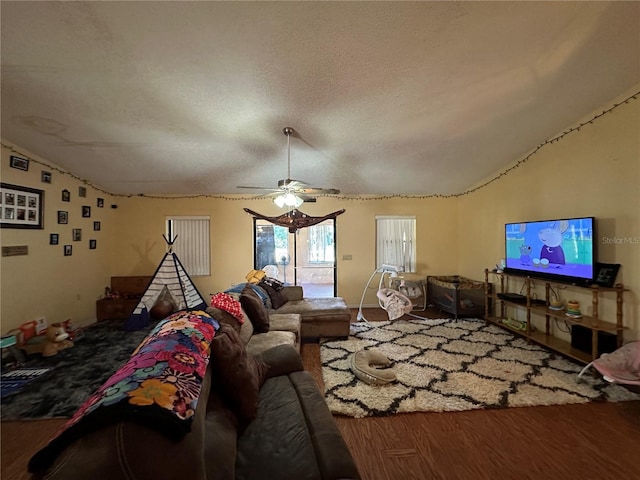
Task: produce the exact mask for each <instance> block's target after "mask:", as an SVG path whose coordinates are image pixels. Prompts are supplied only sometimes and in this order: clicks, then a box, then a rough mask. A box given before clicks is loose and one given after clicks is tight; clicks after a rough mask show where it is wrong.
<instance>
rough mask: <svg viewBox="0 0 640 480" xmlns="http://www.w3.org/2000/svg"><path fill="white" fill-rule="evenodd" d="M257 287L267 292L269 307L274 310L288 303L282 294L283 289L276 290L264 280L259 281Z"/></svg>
mask: <svg viewBox="0 0 640 480" xmlns="http://www.w3.org/2000/svg"><path fill="white" fill-rule="evenodd" d="M258 286H259V287H260V288H262V289H263V290H264V291H265V292H267V294H268V295H269V298H270V299H271V307H272V308H274V309H278V308H280V307H281V306H283V305H284V304H285V303H287V302H288V301H289V298H287V295H286V294H285V293H284V290H283V287H281V288H279V289H278V288H277V287H274V286H273V285H270V284H269V283H267V282H265V281H264V280H261V281H260V283H259V284H258Z"/></svg>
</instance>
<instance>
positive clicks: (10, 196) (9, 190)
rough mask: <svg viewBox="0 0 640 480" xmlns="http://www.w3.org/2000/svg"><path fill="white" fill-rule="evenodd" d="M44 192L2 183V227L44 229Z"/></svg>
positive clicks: (0, 221)
mask: <svg viewBox="0 0 640 480" xmlns="http://www.w3.org/2000/svg"><path fill="white" fill-rule="evenodd" d="M43 207H44V191H42V190H37V189H35V188H28V187H21V186H19V185H11V184H9V183H0V227H2V228H34V229H42V228H44V208H43Z"/></svg>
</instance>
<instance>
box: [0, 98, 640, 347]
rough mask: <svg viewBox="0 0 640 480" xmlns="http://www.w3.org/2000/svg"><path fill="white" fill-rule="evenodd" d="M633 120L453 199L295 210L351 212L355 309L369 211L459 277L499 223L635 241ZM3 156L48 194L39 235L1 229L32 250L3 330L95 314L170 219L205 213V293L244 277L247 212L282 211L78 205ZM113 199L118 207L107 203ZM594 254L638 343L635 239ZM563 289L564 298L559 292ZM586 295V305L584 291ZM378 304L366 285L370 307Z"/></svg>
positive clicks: (604, 126) (144, 201) (22, 180)
mask: <svg viewBox="0 0 640 480" xmlns="http://www.w3.org/2000/svg"><path fill="white" fill-rule="evenodd" d="M639 119H640V101H632V102H630V103H629V104H628V105H623V106H622V107H620V108H618V109H616V110H615V111H614V112H613V113H611V114H608V115H605V116H603V117H601V118H600V119H598V120H596V121H595V122H594V124H592V125H588V126H586V127H585V128H583V129H581V130H580V131H579V132H575V133H572V134H570V135H568V136H567V137H565V138H564V139H562V140H561V141H559V142H556V143H553V144H551V145H548V146H546V147H544V148H543V149H542V150H540V151H539V152H538V153H537V154H536V155H534V156H533V157H532V158H531V159H530V160H529V161H528V162H527V163H525V164H523V165H522V166H520V167H519V168H517V169H516V170H514V171H513V172H511V173H510V174H509V175H508V176H506V177H504V178H502V179H501V180H499V181H497V182H494V183H492V184H491V185H489V186H488V187H486V188H483V189H481V190H479V191H478V192H475V193H473V194H470V195H465V196H462V197H459V198H433V199H426V200H424V199H423V200H421V199H400V198H394V199H387V200H371V199H366V198H358V199H352V200H336V199H331V198H322V199H320V200H319V201H318V203H316V204H305V205H304V206H303V207H302V210H303V211H304V212H306V213H308V214H309V215H314V216H321V215H325V214H326V213H329V212H333V211H336V210H339V209H342V208H344V209H345V210H346V212H345V213H344V214H342V215H340V216H339V217H338V219H337V237H336V238H337V248H338V252H337V264H338V295H340V296H343V297H345V299H346V301H347V303H348V304H349V305H351V306H357V305H358V303H359V301H360V296H361V295H362V290H363V288H364V286H365V283H366V281H367V279H368V278H369V276H370V275H371V273H372V271H373V269H374V268H375V216H376V215H392V214H395V215H415V216H416V217H417V228H418V232H417V239H418V245H417V256H418V276H420V277H424V276H426V275H435V274H452V273H460V274H462V275H466V276H469V277H471V278H474V279H482V278H483V271H484V269H485V268H487V267H491V266H493V265H494V264H495V263H496V262H497V261H498V260H499V259H500V258H501V257H502V256H503V248H504V246H503V245H504V240H503V238H502V236H503V225H504V223H506V222H514V221H521V220H533V219H545V218H552V217H572V216H581V215H593V216H595V217H597V219H598V223H597V227H598V236H599V237H600V238H602V237H608V238H630V239H638V238H639V237H640V220H639V215H640V213H639V212H640V209H639V207H640V197H639V193H638V186H639V185H640V160H639V159H640V146H639V141H640V140H639V135H638V132H639V131H640V120H639ZM3 143H5V142H3ZM29 156H30V157H31V158H37V157H35V156H33V155H29ZM8 158H9V150H7V149H4V148H3V150H2V170H1V172H0V173H1V174H2V181H3V182H7V183H15V184H19V185H25V186H30V187H33V188H42V189H44V190H45V195H46V198H45V204H46V207H45V210H46V220H45V229H44V230H13V229H2V230H0V235H1V243H2V245H3V246H5V245H28V246H29V255H28V256H25V257H7V258H1V259H0V270H1V281H2V284H1V286H0V287H1V290H0V301H1V309H0V310H1V318H0V321H1V329H2V332H3V333H4V332H6V331H7V330H8V329H10V328H13V327H16V326H17V325H20V324H21V323H23V322H25V321H28V320H32V319H34V318H38V317H40V316H44V317H46V318H47V319H49V320H50V321H60V320H64V319H66V318H72V319H73V320H74V321H78V323H89V322H91V321H94V320H95V300H96V299H97V298H99V297H100V296H101V295H102V293H103V289H104V287H105V286H106V285H108V283H109V277H110V276H112V275H150V274H152V273H153V272H154V271H155V269H156V267H157V266H158V263H159V262H160V260H161V258H162V256H163V255H164V253H165V251H166V247H165V243H164V240H163V239H162V234H163V233H164V224H165V217H166V216H168V215H208V216H210V217H211V250H212V260H211V261H212V272H213V274H212V275H211V276H210V277H195V278H194V282H195V284H196V286H197V287H198V289H199V290H200V292H201V293H202V294H203V296H205V297H207V296H208V294H210V293H215V292H217V291H219V290H223V289H225V288H227V287H228V286H229V285H231V284H233V283H236V282H239V281H242V279H243V278H244V275H245V274H246V273H247V272H248V271H249V270H250V269H251V268H252V262H253V239H252V226H253V222H252V218H251V216H250V215H248V214H247V213H245V212H244V211H243V208H244V207H248V208H251V209H252V210H255V211H258V212H260V213H264V214H265V215H277V214H279V213H280V212H279V210H278V209H277V208H276V207H275V206H274V205H273V204H272V203H271V202H270V201H268V200H231V199H220V198H195V199H150V198H144V197H116V196H108V195H104V194H100V193H99V192H97V191H95V190H93V189H91V188H90V187H89V188H88V189H87V190H88V193H87V195H88V196H87V198H86V202H85V201H81V200H80V199H78V197H77V190H78V186H80V185H81V184H82V183H81V182H80V181H79V180H76V179H73V178H71V177H70V176H68V175H63V174H59V173H56V172H55V171H54V172H53V183H52V184H51V185H46V184H42V183H41V182H40V172H41V170H42V169H43V167H41V166H40V165H36V164H34V163H33V162H32V164H31V168H30V169H29V171H28V172H21V171H18V170H15V169H11V168H8V162H9V159H8ZM407 174H408V175H409V174H413V173H412V172H407ZM576 186H580V189H577V188H576ZM63 188H67V189H69V190H70V191H71V192H72V201H71V202H70V203H69V204H63V203H62V202H61V201H60V191H61V190H62V189H63ZM98 196H102V197H104V198H105V208H104V209H97V208H95V202H96V198H97V197H98ZM83 200H84V199H83ZM84 204H87V205H91V206H92V218H91V219H83V218H81V216H80V208H81V206H82V205H84ZM112 204H115V205H117V209H111V208H110V206H111V205H112ZM67 207H68V208H67ZM61 209H68V210H69V212H70V215H71V217H70V218H71V220H70V223H69V225H66V226H59V225H57V223H56V212H57V210H61ZM96 219H99V220H100V221H101V222H102V230H101V231H100V232H93V231H92V225H93V221H94V220H96ZM77 227H80V228H82V229H83V240H82V242H80V243H78V242H71V229H72V228H77ZM51 232H58V233H60V235H61V244H60V245H59V246H49V244H48V243H49V233H51ZM94 235H95V237H94ZM89 238H97V240H98V249H97V250H91V251H90V250H89V249H88V239H89ZM65 243H70V244H72V245H73V246H74V252H73V256H72V257H64V256H63V254H62V245H63V244H65ZM344 255H351V256H352V260H342V258H343V256H344ZM598 258H599V260H600V261H604V262H616V263H621V264H622V265H623V268H622V270H621V273H620V275H619V278H618V280H619V281H622V282H624V283H625V285H627V286H628V287H629V288H630V290H631V291H630V292H628V293H627V294H626V296H625V307H624V313H625V323H626V324H627V325H629V326H630V327H631V330H630V332H628V334H627V335H626V336H625V337H626V338H640V333H639V331H640V319H639V311H638V310H639V304H640V303H639V301H638V295H639V294H640V245H639V244H638V243H635V244H633V243H622V244H617V245H616V244H604V243H603V242H600V243H599V244H598ZM568 295H569V293H568V292H563V293H562V296H563V297H564V298H565V299H566V298H567V296H568ZM571 295H572V296H573V293H572V294H571ZM575 296H578V297H579V296H580V295H579V294H578V293H576V294H575ZM583 297H584V296H583ZM581 299H582V298H581ZM583 302H584V303H583V304H584V305H587V306H588V305H590V299H589V298H587V299H586V300H583ZM375 303H376V298H375V288H372V289H370V291H369V292H368V294H367V296H366V298H365V305H373V304H375ZM614 307H615V305H613V304H612V302H611V301H607V302H605V306H604V308H605V315H608V316H609V317H610V316H611V312H612V311H613V309H614Z"/></svg>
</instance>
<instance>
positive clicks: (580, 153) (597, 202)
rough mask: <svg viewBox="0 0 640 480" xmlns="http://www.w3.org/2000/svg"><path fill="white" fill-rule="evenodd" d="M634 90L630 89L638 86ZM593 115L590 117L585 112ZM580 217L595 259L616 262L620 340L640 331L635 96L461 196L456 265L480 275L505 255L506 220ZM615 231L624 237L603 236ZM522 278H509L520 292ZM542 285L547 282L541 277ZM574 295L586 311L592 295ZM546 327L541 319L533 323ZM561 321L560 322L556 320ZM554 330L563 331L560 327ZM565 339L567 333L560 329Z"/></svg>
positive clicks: (638, 111)
mask: <svg viewBox="0 0 640 480" xmlns="http://www.w3.org/2000/svg"><path fill="white" fill-rule="evenodd" d="M637 90H638V89H636V90H635V91H637ZM588 118H592V116H589V117H587V118H585V120H587V119H588ZM580 216H594V217H596V235H597V237H598V242H597V246H596V256H597V259H598V260H599V261H600V262H604V263H620V264H621V265H622V268H621V270H620V273H619V274H618V278H617V281H618V282H622V283H624V284H625V286H627V287H628V288H629V289H630V291H629V292H626V294H625V296H624V323H625V325H626V326H628V327H629V328H630V331H628V332H626V333H625V335H624V336H625V340H630V339H634V338H635V339H639V338H640V312H639V308H640V303H639V300H638V298H639V297H638V296H639V295H640V101H638V100H636V101H631V102H630V103H628V104H623V105H622V106H620V107H619V108H617V109H615V110H614V111H613V112H612V113H609V114H606V115H604V116H602V117H600V118H599V119H597V120H596V121H595V122H594V123H593V124H590V125H586V126H585V127H583V128H581V129H580V130H579V131H575V132H573V133H570V134H568V135H566V136H565V137H564V138H562V139H561V140H560V141H558V142H555V143H552V144H549V145H546V146H544V147H543V148H542V149H541V150H539V151H538V152H537V153H536V154H535V155H534V156H532V157H531V158H530V159H529V160H528V161H527V162H526V163H524V164H522V165H520V166H519V167H518V168H516V169H515V170H514V171H512V172H511V173H510V174H509V175H507V176H504V177H503V178H501V179H500V180H498V181H496V182H493V183H492V184H490V185H489V186H487V187H485V188H483V189H481V190H479V191H478V192H476V193H474V194H471V195H468V196H463V197H460V199H459V202H458V219H459V232H460V235H459V237H458V238H459V241H458V251H459V271H460V273H461V274H465V275H471V276H475V277H477V276H478V275H479V272H481V271H483V269H484V268H487V267H489V268H491V267H492V266H494V265H495V264H496V263H497V262H498V261H499V260H500V258H502V257H504V238H503V235H504V233H503V228H504V224H505V223H512V222H520V221H527V220H545V219H552V218H571V217H580ZM603 237H606V238H607V239H613V238H617V239H619V241H620V242H621V243H618V244H614V243H608V242H609V241H603V240H602V239H603ZM521 285H522V282H514V283H513V284H512V286H513V288H517V291H519V289H520V287H521ZM538 285H539V287H540V291H541V292H542V288H543V287H544V282H542V281H540V282H538ZM560 295H561V297H562V298H563V299H564V300H567V299H568V298H570V297H576V298H577V299H578V300H580V301H581V304H582V306H583V310H584V309H586V310H587V313H589V314H591V313H592V311H591V296H590V294H589V292H585V291H584V290H580V289H571V290H565V291H562V293H561V294H560ZM605 298H606V299H607V301H606V302H605V304H604V307H603V308H604V310H603V312H604V316H605V317H606V318H605V317H603V315H602V313H601V317H602V318H603V319H606V320H610V321H615V302H614V300H615V296H614V295H612V294H608V295H606V296H605ZM538 326H539V328H543V325H542V323H539V324H538ZM561 326H562V325H561ZM559 336H562V335H561V334H559ZM564 337H566V338H568V337H567V336H566V335H565V336H564Z"/></svg>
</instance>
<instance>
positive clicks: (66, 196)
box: [62, 188, 71, 202]
mask: <svg viewBox="0 0 640 480" xmlns="http://www.w3.org/2000/svg"><path fill="white" fill-rule="evenodd" d="M62 201H63V202H70V201H71V192H70V191H69V190H67V189H66V188H65V189H64V190H62Z"/></svg>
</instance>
